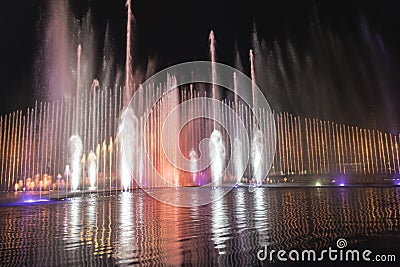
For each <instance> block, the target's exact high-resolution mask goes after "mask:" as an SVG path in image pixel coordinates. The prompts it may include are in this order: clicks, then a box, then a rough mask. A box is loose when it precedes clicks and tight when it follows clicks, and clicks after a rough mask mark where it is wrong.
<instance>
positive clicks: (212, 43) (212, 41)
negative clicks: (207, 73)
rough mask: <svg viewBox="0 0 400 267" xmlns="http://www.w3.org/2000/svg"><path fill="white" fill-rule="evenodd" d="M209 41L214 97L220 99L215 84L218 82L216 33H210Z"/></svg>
mask: <svg viewBox="0 0 400 267" xmlns="http://www.w3.org/2000/svg"><path fill="white" fill-rule="evenodd" d="M209 40H210V57H211V72H212V73H211V75H212V77H211V78H212V80H211V81H212V97H213V98H216V99H219V97H220V96H219V92H218V89H217V86H216V84H215V82H216V77H217V71H216V67H215V62H216V55H215V35H214V31H211V32H210V36H209Z"/></svg>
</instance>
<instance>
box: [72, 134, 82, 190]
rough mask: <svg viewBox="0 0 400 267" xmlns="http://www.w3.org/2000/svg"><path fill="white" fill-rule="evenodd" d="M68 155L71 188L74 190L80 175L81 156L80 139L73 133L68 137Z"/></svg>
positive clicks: (76, 188)
mask: <svg viewBox="0 0 400 267" xmlns="http://www.w3.org/2000/svg"><path fill="white" fill-rule="evenodd" d="M69 157H70V160H69V161H70V168H71V190H72V191H76V190H78V187H79V178H80V176H81V157H82V140H81V138H80V137H79V136H78V135H73V136H71V138H70V139H69Z"/></svg>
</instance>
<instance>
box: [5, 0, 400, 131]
mask: <svg viewBox="0 0 400 267" xmlns="http://www.w3.org/2000/svg"><path fill="white" fill-rule="evenodd" d="M55 1H58V0H55ZM48 2H50V0H47V1H44V0H21V1H4V3H2V7H1V9H0V10H1V11H0V12H1V14H0V20H1V21H0V23H1V24H0V25H2V31H1V36H2V37H1V42H0V43H1V44H0V46H1V50H0V51H1V63H0V64H1V65H0V66H1V72H0V75H1V76H0V80H1V85H0V86H1V90H0V102H1V103H0V113H1V114H4V113H8V112H10V111H13V110H15V109H21V108H22V109H25V108H26V107H27V106H32V105H33V103H34V101H35V100H36V99H37V98H39V97H40V98H39V99H38V100H43V93H41V92H40V91H41V88H38V86H37V84H36V83H35V80H36V79H35V77H34V76H35V75H38V74H37V71H36V69H35V68H37V66H35V62H36V61H37V60H36V57H37V54H38V53H37V51H38V49H40V47H41V43H42V42H43V40H42V39H43V34H42V33H43V23H40V22H43V21H44V20H45V18H46V17H48V16H49V14H46V10H47V4H48ZM124 2H125V1H121V0H109V1H104V0H103V1H96V0H93V1H83V0H71V1H69V6H70V10H71V16H73V17H75V18H76V19H81V18H82V17H83V16H84V15H85V14H86V13H87V11H88V8H89V7H91V9H92V16H93V24H94V28H95V34H96V36H97V38H98V40H101V39H102V38H103V37H104V29H105V25H106V23H107V22H108V23H109V25H110V29H111V36H112V39H113V43H114V54H115V58H116V61H117V62H116V64H117V65H119V66H123V64H124V56H125V46H124V45H125V29H126V24H125V23H126V13H125V7H124ZM132 9H133V13H134V16H135V18H136V23H135V36H134V37H135V40H134V44H135V48H134V59H135V64H136V65H135V68H142V69H146V64H147V58H148V57H151V58H156V59H157V62H158V63H157V67H156V69H161V68H163V67H166V66H168V65H170V64H174V63H179V62H184V61H188V60H197V59H199V60H207V59H208V34H209V32H210V30H211V29H213V30H214V31H215V34H216V38H217V53H218V60H219V61H220V62H223V63H226V64H229V65H233V64H234V59H235V42H236V43H237V47H238V51H239V53H240V56H241V59H242V61H243V70H244V71H245V72H246V73H248V59H247V55H248V50H249V49H250V48H251V47H252V29H253V23H255V25H256V28H257V32H258V37H259V39H260V40H264V42H263V45H261V46H262V47H263V50H262V51H264V52H265V54H264V55H263V56H265V58H266V59H267V60H269V59H268V57H269V56H268V53H271V55H270V56H271V58H273V60H275V61H274V62H275V63H273V64H272V63H271V64H272V65H273V66H275V67H271V69H272V70H268V71H269V72H267V71H266V72H265V73H266V74H265V75H264V76H263V72H262V71H259V72H258V75H259V76H260V77H262V78H260V83H261V85H260V86H261V87H263V86H264V88H262V89H263V90H265V91H268V92H267V93H266V95H267V97H268V98H269V100H270V101H272V102H273V103H272V104H271V105H272V106H274V104H275V103H276V106H277V107H276V108H277V109H278V110H287V111H290V112H295V113H298V114H299V115H303V116H318V117H322V118H326V119H333V120H338V121H340V122H346V123H352V124H357V123H359V124H361V125H364V126H366V127H374V126H378V127H380V128H384V129H389V130H391V131H393V132H395V131H398V130H399V116H398V114H399V113H400V109H399V107H398V106H397V105H396V102H397V101H398V99H399V96H400V93H399V91H400V87H399V84H400V80H399V78H397V73H399V71H400V69H399V56H400V37H399V32H400V31H399V29H400V20H399V18H398V14H399V11H400V3H399V2H398V1H338V0H335V1H300V0H294V1H288V0H283V1H282V0H279V1H277V0H274V1H271V0H264V1H253V0H247V1H217V0H216V1H208V0H206V1H198V0H197V1H190V0H187V1H176V0H169V1H149V0H136V1H132ZM363 22H365V23H364V24H363ZM365 25H368V27H365ZM313 29H314V30H315V29H319V30H320V34H319V35H318V34H313ZM366 29H368V32H369V33H368V34H369V35H368V34H366V33H365V31H366ZM329 33H332V35H333V36H337V38H338V40H340V41H339V43H340V45H339V47H341V48H340V49H341V51H342V52H337V51H336V50H330V49H328V48H327V47H328V46H329V44H330V42H329V40H328V39H329V38H328V37H329V36H330V35H329ZM367 35H368V36H370V37H371V36H372V39H373V41H371V43H368V42H367V41H366V40H367V39H368V38H366V36H367ZM321 36H322V37H321ZM326 36H328V37H326ZM313 37H314V39H313ZM325 37H326V38H328V39H326V38H325ZM324 38H325V39H324ZM288 42H290V43H291V44H292V45H293V47H294V48H295V51H296V54H297V58H298V61H299V62H300V63H299V68H298V70H297V71H294V70H293V68H291V67H293V66H294V65H293V63H291V62H292V61H291V59H292V58H293V57H290V56H288V55H286V56H285V53H287V52H282V53H283V61H282V64H283V68H284V69H287V73H286V71H284V72H285V73H284V74H285V75H287V79H285V78H284V77H285V75H282V73H280V74H276V73H275V72H274V71H275V70H276V71H277V72H279V68H278V67H276V66H278V65H279V64H278V63H279V62H277V60H278V59H277V58H276V51H277V49H281V50H282V51H288V49H287V48H288ZM98 43H99V44H101V43H102V42H101V41H99V42H98ZM372 43H373V45H372ZM324 47H325V48H324ZM378 48H382V49H378ZM96 49H97V50H101V45H98V46H97V48H96ZM378 50H379V51H378ZM336 52H337V53H336ZM285 58H286V59H285ZM273 60H272V61H273ZM307 62H311V63H307ZM307 64H309V65H307ZM311 65H312V67H310V69H309V70H307V69H306V67H305V66H311ZM266 66H267V65H266ZM270 66H271V65H270ZM333 66H334V67H333ZM346 68H347V69H346ZM354 69H359V70H360V73H359V72H357V71H355V70H354ZM302 71H304V73H302ZM307 71H308V72H307ZM306 72H307V73H308V74H306ZM267 73H268V75H276V79H275V80H274V79H273V78H271V79H270V77H269V76H268V75H267ZM274 73H275V74H274ZM296 75H297V76H296ZM307 75H308V76H307ZM296 77H297V78H296ZM299 77H300V78H299ZM264 78H265V80H268V81H265V82H264V84H263V81H262V80H263V79H264ZM312 78H315V80H318V81H317V82H316V85H314V86H315V87H316V88H317V89H316V90H321V91H320V92H322V93H321V97H320V98H318V97H317V98H313V97H314V96H312V94H313V93H312V92H313V91H312V90H311V89H309V88H310V87H312V86H311V84H313V83H312V81H310V79H312ZM285 82H286V83H285ZM285 85H286V87H290V90H289V89H287V88H285ZM288 85H289V86H288ZM324 87H327V89H326V88H325V89H324ZM328 87H329V88H328ZM367 87H368V88H367ZM310 90H311V91H310ZM324 90H325V91H324ZM332 94H333V99H334V100H333V102H332V103H331V105H332V106H334V108H331V109H326V108H325V107H326V106H327V105H328V104H329V103H326V100H325V99H330V96H332ZM300 96H301V97H302V98H305V99H306V100H304V101H303V102H302V104H298V105H297V102H296V101H297V100H296V99H297V98H299V97H300ZM308 96H310V97H309V98H308ZM286 98H290V99H291V100H288V99H286ZM307 99H309V100H307ZM313 101H314V102H318V103H313ZM310 102H311V103H310ZM354 103H356V104H354ZM297 106H299V107H300V106H302V107H303V106H309V108H297ZM313 107H315V109H313ZM353 108H357V112H355V113H354V114H355V115H354V114H353V110H352V109H353ZM325 110H327V111H326V112H325ZM338 110H341V111H340V112H339V111H338ZM339 113H340V114H339ZM363 114H364V115H365V116H364V115H363ZM363 116H364V117H363ZM371 118H374V119H376V120H378V121H379V122H378V123H377V124H376V125H371V124H368V123H369V122H371Z"/></svg>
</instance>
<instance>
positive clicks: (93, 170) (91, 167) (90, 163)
mask: <svg viewBox="0 0 400 267" xmlns="http://www.w3.org/2000/svg"><path fill="white" fill-rule="evenodd" d="M96 162H97V158H96V154H95V153H94V152H93V150H90V152H89V155H88V159H87V173H88V177H89V185H90V187H89V189H90V190H93V189H95V186H96V179H97V165H96Z"/></svg>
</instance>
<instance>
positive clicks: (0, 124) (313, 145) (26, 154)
mask: <svg viewBox="0 0 400 267" xmlns="http://www.w3.org/2000/svg"><path fill="white" fill-rule="evenodd" d="M148 89H149V90H147V93H148V94H159V93H160V92H158V89H157V87H153V88H148ZM121 94H122V92H121V89H117V90H100V89H96V90H95V91H91V92H86V93H84V94H82V97H81V98H74V99H64V100H62V101H56V102H50V103H37V104H36V106H35V108H33V109H28V110H27V111H26V112H25V113H23V112H22V111H15V112H13V113H11V114H6V115H3V116H0V155H1V170H0V175H1V179H0V186H1V188H2V189H3V190H12V189H13V188H14V187H15V189H18V190H22V189H23V188H25V189H26V190H35V189H38V188H39V187H42V188H43V189H51V188H53V189H56V188H64V187H65V186H67V181H66V178H67V177H68V179H69V183H68V186H70V187H71V188H72V189H75V190H76V189H78V188H80V189H89V188H93V189H94V188H96V189H98V188H110V189H111V188H119V187H121V186H122V187H123V188H125V189H127V188H135V187H138V186H143V187H160V186H185V185H190V186H194V185H196V186H198V185H204V184H208V183H210V182H213V183H214V184H215V185H217V186H221V185H223V184H224V183H225V182H228V181H231V182H232V181H240V182H250V181H251V180H252V181H253V182H256V183H261V182H262V181H263V179H264V178H266V177H260V176H259V174H258V170H259V169H257V168H256V166H258V165H262V167H264V168H266V167H267V166H266V162H265V157H266V155H268V153H270V154H271V153H273V149H272V148H273V147H272V146H271V144H272V140H271V135H270V134H268V127H267V125H268V121H270V120H272V119H274V120H275V122H276V141H277V143H276V154H275V155H274V160H273V163H272V169H271V171H270V177H274V176H291V175H293V176H301V175H326V174H327V175H335V174H359V175H382V176H394V175H398V174H399V171H400V162H399V159H400V157H399V140H400V137H399V136H397V135H393V134H391V133H385V132H382V131H379V130H375V129H361V128H359V127H357V126H351V125H343V124H337V123H334V122H330V121H325V120H319V119H315V118H301V117H298V116H294V115H292V114H288V113H278V114H269V113H268V112H266V111H265V110H258V112H259V113H260V117H261V118H262V119H261V120H260V123H259V128H260V131H254V132H252V133H251V135H252V141H251V148H250V151H249V152H250V158H251V164H249V165H248V166H247V165H246V166H243V165H245V164H246V163H245V155H244V154H245V153H248V152H247V151H246V150H245V148H244V147H243V140H244V137H240V136H234V138H233V139H232V140H230V139H229V136H228V135H227V133H226V132H224V131H223V130H222V131H220V130H216V129H215V128H214V127H215V125H214V123H213V122H211V121H208V120H207V119H197V120H194V121H193V122H190V123H188V124H187V126H186V127H185V128H183V129H182V131H179V130H180V129H177V128H173V127H172V128H171V129H168V130H167V131H168V134H170V135H172V134H176V135H179V134H180V137H179V142H180V144H175V143H170V144H168V145H169V146H171V148H172V149H173V148H177V147H179V148H180V151H181V152H182V153H183V154H184V156H185V157H186V158H188V159H190V160H191V162H192V165H191V169H192V170H196V169H197V166H196V164H195V162H196V159H198V157H199V155H200V151H199V150H198V144H199V142H200V140H202V139H203V138H205V137H211V138H210V143H209V144H210V154H213V156H214V159H215V160H214V161H213V164H212V165H211V166H210V167H209V168H207V169H205V170H203V171H200V172H192V173H190V172H184V171H180V170H178V169H177V168H175V167H174V166H173V165H172V164H171V163H170V162H169V160H168V158H167V157H166V156H165V155H164V153H163V148H162V140H161V129H162V126H163V122H164V121H165V118H166V116H167V115H168V114H169V112H170V111H171V110H172V109H173V108H174V107H175V106H176V105H177V103H179V102H184V101H187V100H189V99H193V98H198V97H201V96H202V95H203V94H202V93H200V91H196V90H195V86H194V85H189V86H187V87H184V88H181V89H176V90H173V91H171V92H170V93H168V95H166V96H164V97H163V98H162V99H161V101H160V103H159V104H158V105H157V106H156V107H155V108H154V110H152V111H151V112H150V111H149V113H145V116H144V117H141V118H139V119H135V121H133V122H132V124H131V128H130V130H129V129H128V130H129V131H130V136H131V138H132V140H131V141H130V142H131V143H130V147H132V149H133V150H134V153H133V154H132V158H130V159H128V161H130V162H131V163H130V165H129V166H128V168H125V167H126V164H123V161H121V160H120V159H121V142H120V139H121V137H120V135H119V134H118V126H119V122H118V114H120V113H121V111H122V100H121V97H120V96H121ZM145 99H146V96H143V101H145ZM223 102H224V103H225V104H227V105H229V106H231V107H232V108H235V105H237V107H236V108H237V111H238V114H239V117H240V118H241V119H242V120H243V122H244V124H245V125H246V128H248V129H253V128H254V125H253V124H254V120H253V118H252V115H251V114H252V112H251V110H250V109H249V107H248V106H246V105H244V104H243V103H234V102H232V101H229V100H226V99H225V100H223ZM77 106H78V107H79V108H78V109H77V108H76V107H77ZM190 108H193V109H198V110H202V111H204V113H205V114H206V113H207V107H204V106H201V105H200V104H195V105H194V106H191V107H190ZM76 110H78V111H79V112H78V114H77V113H76ZM148 115H149V116H148ZM147 116H148V117H147ZM132 118H133V116H132ZM146 118H147V123H146V121H145V120H146ZM176 119H179V118H176ZM76 121H78V123H76ZM223 123H224V124H226V125H228V124H229V123H234V122H233V118H231V117H230V116H229V115H228V114H227V115H226V116H225V118H224V122H223ZM74 125H79V127H78V128H77V130H75V129H76V127H75V126H74ZM120 130H121V129H120ZM145 131H146V133H147V135H144V132H145ZM144 136H146V138H142V137H144ZM231 142H232V143H233V144H232V146H231ZM231 147H232V149H233V151H231ZM166 149H169V148H166ZM146 151H147V152H146ZM177 152H178V150H177ZM231 153H233V157H232V158H233V163H232V164H231V165H230V169H228V170H227V171H226V172H225V168H226V166H227V160H228V158H229V156H230V155H231ZM145 157H149V159H150V162H151V163H152V164H149V163H148V162H147V161H145V160H144V158H145ZM66 166H68V167H67V168H66ZM153 167H154V169H153ZM240 170H244V175H243V177H238V173H240ZM155 171H157V172H158V173H160V174H161V175H162V176H163V177H164V178H165V179H164V180H157V179H156V178H155V177H156V176H155V175H154V172H155ZM259 173H261V172H259ZM117 177H118V178H119V179H117ZM122 177H128V178H126V179H122ZM131 177H133V178H135V179H134V180H133V179H130V178H131ZM253 179H254V180H253ZM120 183H122V184H120Z"/></svg>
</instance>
